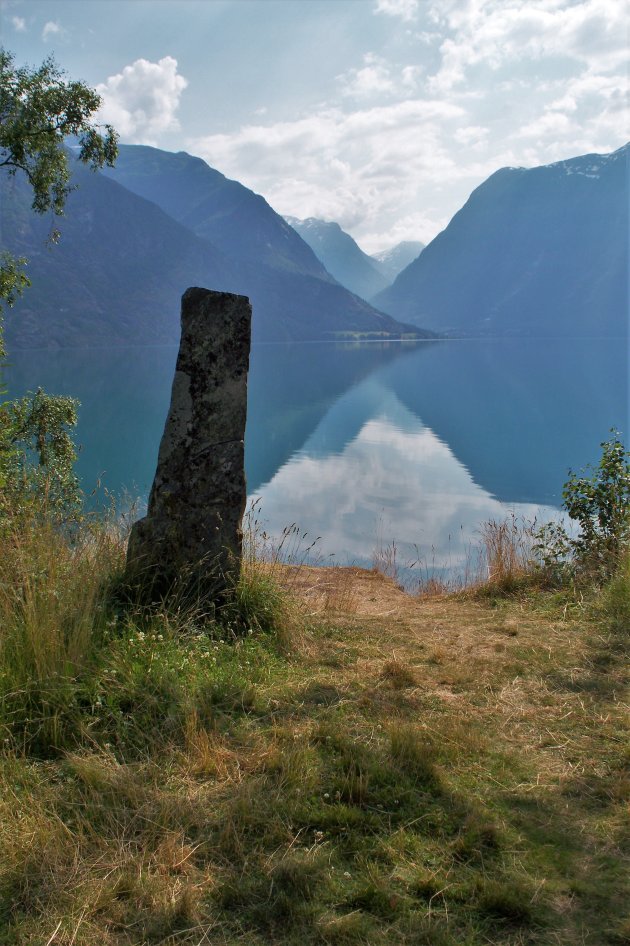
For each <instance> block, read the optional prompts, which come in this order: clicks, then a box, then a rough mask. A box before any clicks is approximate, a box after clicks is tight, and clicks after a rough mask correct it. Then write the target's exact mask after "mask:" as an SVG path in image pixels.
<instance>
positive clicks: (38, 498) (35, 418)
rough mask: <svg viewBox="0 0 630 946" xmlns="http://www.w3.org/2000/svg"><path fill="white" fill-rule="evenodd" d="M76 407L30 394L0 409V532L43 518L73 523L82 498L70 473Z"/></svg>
mask: <svg viewBox="0 0 630 946" xmlns="http://www.w3.org/2000/svg"><path fill="white" fill-rule="evenodd" d="M77 407H78V402H77V401H75V400H74V399H73V398H70V397H59V396H51V395H49V394H46V393H45V392H44V391H42V390H41V388H40V389H39V390H38V391H36V392H35V394H29V395H26V396H25V397H23V398H20V399H19V400H15V401H6V402H5V403H4V404H1V405H0V430H1V431H2V435H3V438H4V450H2V451H0V528H1V527H2V525H3V523H4V525H5V526H6V524H7V523H8V522H9V521H11V522H12V523H13V525H15V524H16V522H18V521H19V519H20V518H21V517H22V516H24V515H25V514H28V515H29V516H32V515H33V514H35V515H43V516H45V517H46V518H50V519H52V520H54V521H59V522H62V521H63V522H67V521H69V520H70V519H73V518H76V516H77V515H78V513H79V510H80V508H81V492H80V490H79V482H78V479H77V476H76V474H75V472H74V463H75V461H76V448H75V445H74V441H73V439H72V429H73V428H74V426H75V425H76V422H77Z"/></svg>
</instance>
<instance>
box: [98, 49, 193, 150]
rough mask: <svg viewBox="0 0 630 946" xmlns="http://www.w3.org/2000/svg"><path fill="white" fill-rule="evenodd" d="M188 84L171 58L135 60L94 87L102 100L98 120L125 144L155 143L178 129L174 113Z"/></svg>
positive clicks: (174, 60)
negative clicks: (104, 123)
mask: <svg viewBox="0 0 630 946" xmlns="http://www.w3.org/2000/svg"><path fill="white" fill-rule="evenodd" d="M187 85H188V82H187V80H186V79H185V78H184V77H183V76H181V75H179V74H178V72H177V60H176V59H173V57H172V56H164V58H163V59H160V60H159V62H149V61H148V60H147V59H136V61H135V62H134V63H132V64H131V65H130V66H125V68H124V69H123V71H122V72H119V73H118V74H117V75H114V76H109V78H108V79H107V82H104V83H101V84H100V85H98V86H97V87H96V91H97V92H98V93H99V95H100V96H101V97H102V98H103V105H102V107H101V110H100V117H101V119H102V120H103V121H107V122H110V123H111V124H112V125H113V126H114V128H116V130H117V131H118V132H119V133H120V135H121V137H122V138H123V139H125V140H126V141H129V142H133V143H136V144H156V143H157V140H158V138H159V136H160V134H162V133H163V132H167V131H172V130H175V129H177V128H178V127H179V125H178V121H177V118H176V114H175V113H176V111H177V108H178V106H179V100H180V96H181V94H182V92H183V91H184V89H185V88H186V86H187Z"/></svg>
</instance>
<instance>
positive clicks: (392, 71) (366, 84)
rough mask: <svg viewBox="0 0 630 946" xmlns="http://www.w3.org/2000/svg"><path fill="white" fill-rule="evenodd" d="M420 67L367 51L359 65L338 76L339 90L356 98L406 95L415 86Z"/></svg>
mask: <svg viewBox="0 0 630 946" xmlns="http://www.w3.org/2000/svg"><path fill="white" fill-rule="evenodd" d="M421 73H422V68H421V67H420V66H418V65H409V66H402V67H396V66H394V65H392V64H391V63H389V62H388V61H387V60H386V59H384V58H383V57H382V56H378V55H376V54H375V53H366V54H365V55H364V56H363V66H362V67H361V68H360V69H350V70H349V71H348V72H346V73H344V74H343V75H341V76H337V79H338V81H339V83H340V87H341V93H342V95H344V96H347V97H350V98H355V99H372V100H374V99H376V98H378V97H381V96H387V97H391V96H394V95H399V96H402V95H409V94H411V93H412V92H413V91H415V89H416V88H417V86H418V79H419V77H420V75H421Z"/></svg>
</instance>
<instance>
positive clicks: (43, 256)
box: [0, 145, 430, 348]
mask: <svg viewBox="0 0 630 946" xmlns="http://www.w3.org/2000/svg"><path fill="white" fill-rule="evenodd" d="M73 183H75V184H76V185H78V186H77V187H76V189H75V190H73V191H72V193H71V194H70V196H69V198H68V201H67V206H66V214H65V216H64V218H63V219H62V220H61V222H60V223H59V229H60V230H61V239H60V241H59V243H58V244H57V245H51V244H50V241H48V242H47V239H48V237H49V236H50V233H51V231H52V229H53V227H54V226H55V225H56V224H57V221H56V220H53V219H52V218H49V217H41V216H38V215H37V214H34V213H33V212H32V210H31V208H30V201H31V195H30V192H29V188H28V186H27V185H26V184H25V182H24V181H23V180H21V179H20V177H19V176H16V177H8V176H7V175H3V176H2V177H1V178H0V201H1V205H2V239H1V242H2V246H3V248H4V249H7V250H9V251H10V252H11V253H14V254H15V255H20V256H25V257H26V258H27V259H28V260H29V265H28V268H27V272H28V275H29V277H30V279H31V281H32V286H31V288H30V289H28V290H27V292H25V294H24V296H23V298H22V299H21V300H19V301H18V303H17V305H16V306H15V310H14V312H12V313H11V317H10V318H9V319H7V323H6V339H7V344H8V346H9V348H47V347H69V346H70V347H72V346H74V347H90V346H99V347H103V346H108V345H114V346H124V345H147V344H164V343H176V342H177V340H178V337H179V301H180V297H181V294H182V292H183V291H184V290H185V289H186V288H187V287H188V286H192V285H200V286H207V287H211V288H214V289H219V290H225V291H230V292H239V293H242V294H244V295H247V296H249V297H250V298H251V300H252V303H253V308H254V320H253V331H252V334H253V338H254V340H256V341H305V340H316V339H327V338H340V337H341V338H344V337H356V336H359V337H365V336H366V335H367V336H370V335H371V336H374V337H379V338H381V337H386V338H387V337H389V338H391V337H400V334H401V333H405V331H412V332H414V331H415V329H414V328H411V329H410V328H409V327H408V326H407V327H405V326H402V325H400V324H399V323H398V322H397V321H396V320H394V319H393V318H391V317H390V316H388V315H384V314H383V313H380V312H378V311H377V310H376V309H374V308H373V307H372V306H370V305H369V304H368V303H367V302H366V301H365V300H363V299H360V298H359V297H357V296H356V295H354V294H352V293H350V292H349V291H348V290H347V289H345V288H344V287H343V286H341V285H340V284H339V283H337V282H336V280H335V279H334V278H333V277H332V276H331V275H330V274H329V273H327V272H326V270H325V268H324V267H323V266H322V264H321V263H320V262H319V260H318V259H317V258H316V256H315V255H314V253H313V252H312V250H311V249H310V248H309V247H308V246H307V245H306V243H304V241H303V240H301V238H300V237H299V236H298V234H297V233H296V232H295V231H294V230H293V229H292V228H291V227H290V226H289V225H288V224H287V223H286V222H285V221H284V219H283V218H282V217H281V216H280V215H279V214H277V213H276V212H275V211H274V210H273V209H272V208H271V207H270V206H269V205H268V204H267V202H266V201H265V200H264V199H263V198H262V197H260V196H259V195H256V194H254V193H253V192H252V191H249V190H248V189H247V188H245V187H243V186H242V185H241V184H238V183H237V182H235V181H230V180H228V179H227V178H225V177H224V176H223V175H222V174H220V173H219V172H218V171H215V170H214V169H212V168H210V167H209V166H208V165H207V164H205V162H203V161H201V159H199V158H193V157H191V156H190V155H187V154H185V153H179V154H172V153H170V152H165V151H160V150H158V149H156V148H148V147H143V146H135V145H123V146H121V148H120V156H119V159H118V162H117V167H116V168H115V169H112V170H111V171H108V173H102V172H99V173H93V172H91V171H88V170H87V169H85V168H84V167H83V166H82V165H79V164H77V165H76V166H75V167H74V168H73ZM423 334H427V333H422V332H420V335H423ZM428 334H430V333H428Z"/></svg>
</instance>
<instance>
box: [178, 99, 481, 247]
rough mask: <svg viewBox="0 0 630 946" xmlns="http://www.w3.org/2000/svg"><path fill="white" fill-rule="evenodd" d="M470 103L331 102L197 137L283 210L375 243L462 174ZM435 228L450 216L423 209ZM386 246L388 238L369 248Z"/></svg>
mask: <svg viewBox="0 0 630 946" xmlns="http://www.w3.org/2000/svg"><path fill="white" fill-rule="evenodd" d="M463 115H464V112H463V109H462V108H461V107H460V106H458V105H454V104H452V103H448V102H440V101H437V100H413V101H412V100H407V101H401V102H396V103H395V104H392V105H388V106H375V107H372V108H363V109H358V110H356V111H353V112H350V113H346V112H344V111H343V110H341V109H340V108H324V109H322V110H320V111H317V112H315V113H312V114H310V115H308V116H306V117H303V118H300V119H298V120H296V121H292V122H287V121H284V122H276V123H273V124H272V123H269V124H265V125H263V124H252V125H246V126H244V127H242V128H241V129H240V130H239V131H238V132H236V133H234V134H217V135H208V136H205V137H203V138H197V139H194V140H192V141H190V142H189V148H190V150H192V151H194V153H195V154H200V155H201V156H202V157H204V158H206V160H207V161H208V163H209V164H211V165H212V166H213V167H216V168H218V169H219V170H221V171H223V172H224V173H227V174H228V175H230V176H232V177H235V178H237V179H238V180H240V181H243V183H245V184H246V185H247V186H249V187H251V188H253V189H254V190H257V191H259V192H262V193H264V194H265V196H266V197H267V199H268V200H269V201H270V202H271V204H272V206H274V207H275V208H276V209H277V210H278V211H279V212H280V213H286V214H293V215H295V216H298V217H301V218H305V217H309V216H315V217H323V218H324V219H329V220H337V221H338V222H339V223H340V224H341V225H342V226H343V227H347V228H349V229H352V230H353V232H356V233H357V234H361V233H364V234H365V235H366V236H367V238H368V242H370V243H376V244H380V243H381V242H382V237H381V239H380V240H379V238H378V237H377V236H376V235H374V239H372V238H371V232H372V228H373V227H374V221H375V220H380V221H381V225H383V222H384V217H387V221H386V226H387V227H388V228H389V227H390V226H393V225H394V224H395V223H396V222H398V221H400V220H401V219H402V218H403V217H406V216H407V214H408V213H409V204H410V203H413V200H414V198H415V197H417V192H418V188H419V186H420V185H422V186H428V187H430V186H432V185H438V186H441V185H442V184H444V185H445V184H446V182H447V180H448V179H449V175H452V174H457V173H458V171H457V168H456V166H455V160H454V157H453V156H452V155H450V154H449V153H448V148H447V143H448V136H449V135H450V134H451V133H452V131H453V129H454V128H455V127H456V125H457V123H458V122H460V121H461V120H462V117H463ZM423 220H424V227H423V232H422V233H418V232H417V231H416V232H414V233H413V234H411V233H410V232H408V233H406V234H405V236H409V237H411V236H412V235H413V237H414V238H416V239H423V238H425V239H426V238H428V237H430V236H433V235H434V233H435V232H436V229H439V228H440V227H441V225H443V219H442V215H439V216H438V217H437V218H436V217H433V218H432V216H431V211H430V210H427V211H425V213H424V217H423ZM368 248H374V249H378V248H380V246H379V245H375V246H374V247H368Z"/></svg>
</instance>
